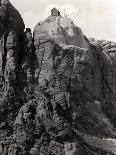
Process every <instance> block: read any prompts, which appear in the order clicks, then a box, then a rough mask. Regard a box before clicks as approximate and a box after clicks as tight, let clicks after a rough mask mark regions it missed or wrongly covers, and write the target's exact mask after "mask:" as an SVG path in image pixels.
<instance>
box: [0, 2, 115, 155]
mask: <svg viewBox="0 0 116 155" xmlns="http://www.w3.org/2000/svg"><path fill="white" fill-rule="evenodd" d="M7 11H8V12H7ZM6 13H7V15H8V16H7V17H6ZM14 15H15V16H14ZM0 19H1V22H0V27H1V29H0V60H1V61H0V116H1V117H0V141H1V143H0V144H1V145H0V154H4V155H20V154H21V155H27V154H30V155H39V154H41V155H59V154H60V155H74V154H75V155H78V154H79V155H87V154H89V155H106V154H111V155H112V154H116V140H115V138H116V136H115V135H116V133H115V128H116V126H115V122H116V121H115V120H116V106H115V102H116V101H115V100H116V99H115V93H116V91H115V90H116V85H115V80H116V77H115V70H116V66H115V64H116V63H115V62H116V56H115V51H116V44H115V43H113V42H108V41H100V40H95V39H88V38H86V37H85V36H84V35H83V33H82V31H81V29H80V28H78V27H76V26H75V25H74V23H73V22H72V21H71V20H70V19H68V18H67V17H62V16H61V15H60V13H59V11H58V10H57V9H55V8H54V9H53V10H52V14H51V16H49V17H48V18H47V19H46V20H44V21H43V22H41V23H39V24H37V25H36V27H35V30H34V37H33V36H32V32H31V30H30V29H29V28H27V29H26V31H25V32H24V24H23V20H22V18H21V16H20V14H19V13H18V12H17V11H16V9H15V8H14V7H13V6H12V5H11V3H10V2H9V1H8V0H3V1H0ZM6 21H7V22H6Z"/></svg>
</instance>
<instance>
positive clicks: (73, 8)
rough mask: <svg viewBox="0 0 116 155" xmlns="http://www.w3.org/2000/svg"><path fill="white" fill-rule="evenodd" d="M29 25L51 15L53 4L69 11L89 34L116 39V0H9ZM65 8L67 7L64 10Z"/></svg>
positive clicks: (66, 11) (62, 11)
mask: <svg viewBox="0 0 116 155" xmlns="http://www.w3.org/2000/svg"><path fill="white" fill-rule="evenodd" d="M10 1H11V2H12V4H13V5H14V6H15V7H16V8H17V9H18V10H19V12H20V13H21V15H22V17H23V19H24V22H25V25H26V27H30V28H32V29H33V28H34V26H35V25H36V24H37V23H38V22H40V21H41V20H44V19H45V18H47V17H48V16H49V15H50V11H51V9H52V8H53V7H56V8H57V9H59V11H60V12H61V15H64V12H65V14H67V15H69V17H70V18H71V19H72V20H73V21H74V23H75V24H76V25H77V26H79V27H81V29H82V31H83V33H84V34H85V35H87V36H88V37H94V38H96V39H106V40H112V41H116V0H10ZM64 10H65V11H64Z"/></svg>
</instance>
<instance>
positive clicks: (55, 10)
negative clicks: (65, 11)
mask: <svg viewBox="0 0 116 155" xmlns="http://www.w3.org/2000/svg"><path fill="white" fill-rule="evenodd" d="M51 16H60V11H58V10H57V9H56V8H53V9H52V10H51Z"/></svg>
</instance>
